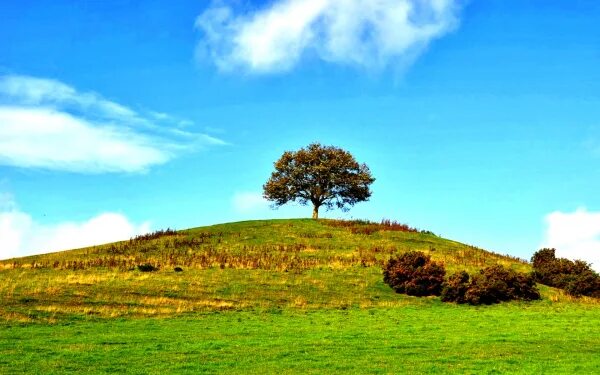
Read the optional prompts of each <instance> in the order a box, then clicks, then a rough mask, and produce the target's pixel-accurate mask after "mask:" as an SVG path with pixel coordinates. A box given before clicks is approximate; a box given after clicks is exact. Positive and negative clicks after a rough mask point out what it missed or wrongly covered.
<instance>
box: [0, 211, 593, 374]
mask: <svg viewBox="0 0 600 375" xmlns="http://www.w3.org/2000/svg"><path fill="white" fill-rule="evenodd" d="M395 229H398V228H395ZM407 250H422V251H425V252H427V253H429V254H430V255H431V256H432V258H433V259H435V260H438V261H441V262H443V263H444V264H445V265H446V268H447V269H448V270H449V271H450V272H452V271H455V270H461V269H466V270H468V271H474V270H477V269H479V268H481V267H483V266H487V265H492V264H503V265H505V266H508V267H512V268H514V269H516V270H519V271H524V272H527V271H528V270H529V269H530V266H529V265H528V264H527V263H526V262H523V261H521V260H518V259H515V258H511V257H506V256H501V255H498V254H492V253H489V252H486V251H484V250H482V249H478V248H475V247H472V246H468V245H464V244H460V243H457V242H454V241H449V240H446V239H443V238H440V237H438V236H435V235H433V234H430V233H421V232H415V231H404V230H394V227H392V226H385V225H383V226H381V225H379V226H378V225H372V224H367V223H350V224H348V223H341V222H334V221H318V222H317V221H313V220H277V221H253V222H242V223H232V224H223V225H216V226H212V227H205V228H196V229H191V230H186V231H182V232H178V233H174V234H167V235H163V236H155V237H148V238H144V239H138V240H136V241H126V242H122V243H118V244H112V245H105V246H98V247H93V248H87V249H80V250H74V251H68V252H61V253H54V254H47V255H41V256H34V257H26V258H19V259H12V260H7V261H3V262H0V300H1V304H0V319H2V320H1V322H0V373H38V374H46V373H65V372H72V373H80V372H90V373H107V372H117V373H159V372H162V373H172V372H188V373H204V372H205V373H339V372H349V373H428V372H433V373H435V372H438V373H447V372H458V373H473V374H476V373H477V374H479V373H507V372H512V373H514V372H520V373H598V372H600V303H599V301H598V300H594V299H591V298H582V299H575V298H571V297H568V296H565V295H564V294H563V293H561V292H560V291H558V290H556V289H552V288H547V287H544V286H542V287H541V291H542V296H543V299H542V300H541V301H537V302H532V303H507V304H501V305H496V306H484V307H472V306H458V305H454V304H444V303H441V302H440V301H439V298H416V297H408V296H403V295H398V294H395V293H394V292H393V291H392V290H391V289H390V288H389V287H388V286H387V285H385V284H384V283H383V281H382V276H381V265H382V264H383V262H385V260H387V259H388V258H389V257H390V256H392V255H393V254H396V253H400V252H404V251H407ZM144 263H150V264H153V265H155V266H158V267H159V268H160V270H159V271H157V272H140V271H139V270H136V269H135V265H137V264H144ZM175 266H180V267H182V268H183V272H174V270H173V268H174V267H175Z"/></svg>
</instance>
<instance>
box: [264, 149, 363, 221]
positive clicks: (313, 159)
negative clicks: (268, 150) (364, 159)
mask: <svg viewBox="0 0 600 375" xmlns="http://www.w3.org/2000/svg"><path fill="white" fill-rule="evenodd" d="M274 166H275V171H273V173H272V174H271V177H270V178H269V180H268V181H267V182H266V183H265V184H264V186H263V195H264V197H265V198H266V199H267V200H270V201H272V202H273V204H274V206H282V205H284V204H286V203H288V202H292V201H295V202H298V203H300V204H302V205H307V204H308V203H309V202H310V203H312V205H313V218H314V219H317V218H318V217H319V208H320V207H326V208H327V209H331V208H333V207H337V208H340V209H342V210H344V211H346V210H348V209H349V207H350V206H353V205H354V204H356V203H358V202H362V201H366V200H368V199H369V197H370V196H371V190H370V189H369V186H370V185H371V184H372V183H373V181H375V179H374V178H373V177H372V176H371V171H370V170H369V167H367V165H366V164H359V163H358V162H357V161H356V160H355V159H354V156H352V154H350V153H349V152H348V151H345V150H342V149H340V148H337V147H334V146H323V145H321V144H319V143H312V144H310V145H308V146H307V147H306V148H301V149H300V150H298V151H286V152H284V153H283V155H282V156H281V158H280V159H279V160H277V161H276V162H275V163H274Z"/></svg>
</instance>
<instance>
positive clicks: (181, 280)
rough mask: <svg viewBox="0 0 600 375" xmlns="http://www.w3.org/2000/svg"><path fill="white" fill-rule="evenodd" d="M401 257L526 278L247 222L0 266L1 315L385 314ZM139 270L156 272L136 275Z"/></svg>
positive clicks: (396, 234) (427, 244) (494, 260)
mask: <svg viewBox="0 0 600 375" xmlns="http://www.w3.org/2000/svg"><path fill="white" fill-rule="evenodd" d="M408 250H420V251H424V252H426V253H428V254H430V255H431V256H432V258H433V259H434V260H438V261H441V262H443V263H444V264H445V265H446V267H447V269H448V270H449V271H453V270H459V269H466V270H469V271H472V270H475V269H478V268H481V267H483V266H489V265H493V264H503V265H505V266H508V267H512V268H515V269H517V270H520V271H527V270H529V265H528V264H526V263H525V262H524V261H522V260H519V259H516V258H512V257H508V256H503V255H499V254H494V253H490V252H488V251H485V250H482V249H479V248H476V247H473V246H468V245H465V244H461V243H458V242H455V241H450V240H447V239H443V238H441V237H438V236H436V235H434V234H432V233H428V232H420V231H417V230H416V229H413V228H410V227H408V226H406V225H401V224H398V223H395V222H385V223H384V224H380V223H378V224H375V223H369V222H364V221H336V220H319V221H315V220H310V219H306V220H302V219H300V220H273V221H247V222H239V223H230V224H221V225H214V226H209V227H201V228H194V229H188V230H182V231H172V230H165V231H157V232H155V233H152V234H149V235H144V236H139V237H136V238H134V239H131V240H129V241H123V242H118V243H113V244H108V245H102V246H95V247H89V248H83V249H77V250H70V251H63V252H57V253H51V254H44V255H36V256H29V257H24V258H17V259H10V260H6V261H2V262H0V269H2V268H3V269H4V270H5V272H3V277H2V279H3V281H4V282H3V283H2V285H4V286H5V288H8V287H9V285H10V287H9V288H10V291H11V294H10V295H4V300H5V304H3V307H2V308H0V309H1V310H0V314H2V316H4V317H5V318H9V319H13V318H15V319H21V320H30V319H38V318H43V319H50V320H57V319H59V320H60V319H61V318H62V316H63V315H65V316H69V315H73V314H75V315H79V314H83V315H98V316H110V317H114V316H130V315H134V316H148V315H169V314H174V313H181V312H190V311H198V310H207V309H226V308H231V309H239V308H248V307H260V308H271V307H281V306H298V307H307V308H318V307H342V306H362V307H367V306H389V305H393V304H396V303H404V302H399V301H401V298H399V296H398V295H395V294H393V293H391V292H390V290H389V288H388V287H387V286H386V285H384V284H383V283H382V281H381V266H382V264H383V263H384V262H385V261H386V260H387V259H389V257H390V256H392V255H394V254H397V253H400V252H405V251H408ZM140 265H150V266H152V267H154V268H156V269H158V271H157V272H152V273H144V272H140V271H139V270H137V267H138V266H140ZM175 267H179V268H181V269H182V270H183V272H175V271H174V269H175ZM24 275H27V276H26V277H25V276H24ZM11 276H12V277H11ZM4 290H5V289H4ZM14 291H18V293H17V294H15V293H14ZM22 301H26V303H21V302H22Z"/></svg>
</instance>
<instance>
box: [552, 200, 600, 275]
mask: <svg viewBox="0 0 600 375" xmlns="http://www.w3.org/2000/svg"><path fill="white" fill-rule="evenodd" d="M545 220H546V224H547V228H546V236H545V240H544V243H543V244H542V246H543V247H553V248H556V254H557V256H559V257H564V258H567V259H581V260H584V261H586V262H589V263H592V268H594V269H595V270H596V271H598V272H600V212H589V211H587V210H586V209H585V208H579V209H577V210H576V211H574V212H560V211H555V212H552V213H550V214H548V215H546V218H545Z"/></svg>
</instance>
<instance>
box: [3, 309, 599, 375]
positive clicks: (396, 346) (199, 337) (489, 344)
mask: <svg viewBox="0 0 600 375" xmlns="http://www.w3.org/2000/svg"><path fill="white" fill-rule="evenodd" d="M599 337H600V315H599V314H598V310H597V309H596V308H592V307H590V306H587V307H586V306H579V305H565V304H557V305H552V304H549V303H547V302H538V303H532V304H518V303H510V304H505V305H498V306H491V307H480V308H473V307H469V306H456V305H448V304H442V303H440V302H437V301H429V302H428V303H426V304H424V305H409V306H404V307H395V308H386V309H382V308H377V309H355V308H352V309H348V310H339V309H335V310H328V309H318V310H308V311H302V310H293V309H282V310H274V311H263V312H260V313H259V312H257V311H236V312H231V311H229V312H218V313H217V312H213V313H207V314H198V315H194V316H182V317H177V318H168V319H133V320H123V319H115V320H106V321H101V322H93V321H87V322H77V323H70V324H61V325H56V326H52V325H37V324H36V325H24V326H19V325H11V326H10V328H8V327H6V328H3V329H2V330H1V331H0V372H2V373H21V372H22V371H26V372H27V371H30V372H35V373H44V374H52V373H65V372H77V373H81V372H87V373H108V372H116V373H139V374H142V373H332V374H335V373H342V372H344V373H393V374H396V373H448V372H457V373H472V374H484V373H490V374H491V373H530V374H541V373H564V374H575V373H578V374H583V373H587V374H591V373H597V371H598V368H600V349H599V344H600V341H599Z"/></svg>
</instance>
